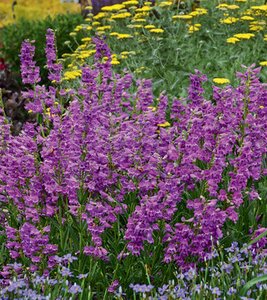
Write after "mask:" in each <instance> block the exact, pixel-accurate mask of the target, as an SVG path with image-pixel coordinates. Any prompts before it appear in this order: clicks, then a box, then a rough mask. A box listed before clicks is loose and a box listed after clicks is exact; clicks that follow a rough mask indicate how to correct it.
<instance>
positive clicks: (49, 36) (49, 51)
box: [45, 28, 62, 82]
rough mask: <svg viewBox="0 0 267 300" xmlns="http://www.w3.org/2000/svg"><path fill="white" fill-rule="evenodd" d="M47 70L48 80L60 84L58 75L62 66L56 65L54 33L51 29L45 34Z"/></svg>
mask: <svg viewBox="0 0 267 300" xmlns="http://www.w3.org/2000/svg"><path fill="white" fill-rule="evenodd" d="M45 54H46V60H47V68H48V70H49V75H48V79H49V80H51V81H53V80H54V81H56V82H60V78H61V76H60V73H61V71H62V65H61V64H56V63H55V61H56V59H57V52H56V46H55V33H54V31H53V30H52V29H50V28H49V29H48V30H47V33H46V48H45Z"/></svg>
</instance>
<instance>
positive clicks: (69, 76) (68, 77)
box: [63, 70, 82, 80]
mask: <svg viewBox="0 0 267 300" xmlns="http://www.w3.org/2000/svg"><path fill="white" fill-rule="evenodd" d="M81 75H82V71H81V70H76V71H67V72H65V73H64V77H63V80H71V79H75V78H77V77H80V76H81Z"/></svg>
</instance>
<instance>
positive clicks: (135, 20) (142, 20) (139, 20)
mask: <svg viewBox="0 0 267 300" xmlns="http://www.w3.org/2000/svg"><path fill="white" fill-rule="evenodd" d="M131 22H132V23H135V22H146V19H141V18H140V19H133V20H132V21H131Z"/></svg>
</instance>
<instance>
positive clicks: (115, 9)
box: [101, 4, 125, 11]
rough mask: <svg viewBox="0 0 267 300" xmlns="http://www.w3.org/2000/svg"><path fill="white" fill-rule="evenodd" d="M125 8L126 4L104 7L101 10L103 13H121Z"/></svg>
mask: <svg viewBox="0 0 267 300" xmlns="http://www.w3.org/2000/svg"><path fill="white" fill-rule="evenodd" d="M123 8H125V5H124V4H115V5H111V6H104V7H102V8H101V10H102V11H119V10H121V9H123Z"/></svg>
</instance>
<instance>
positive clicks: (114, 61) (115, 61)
mask: <svg viewBox="0 0 267 300" xmlns="http://www.w3.org/2000/svg"><path fill="white" fill-rule="evenodd" d="M111 64H112V65H119V64H120V62H119V61H118V60H117V58H114V59H112V60H111Z"/></svg>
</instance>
